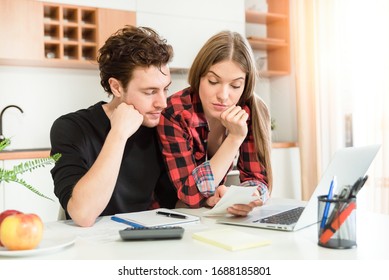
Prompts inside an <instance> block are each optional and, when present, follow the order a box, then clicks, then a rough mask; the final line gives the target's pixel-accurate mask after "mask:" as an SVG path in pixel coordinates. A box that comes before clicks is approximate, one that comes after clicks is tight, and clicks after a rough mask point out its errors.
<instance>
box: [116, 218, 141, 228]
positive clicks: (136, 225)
mask: <svg viewBox="0 0 389 280" xmlns="http://www.w3.org/2000/svg"><path fill="white" fill-rule="evenodd" d="M111 220H112V221H115V222H118V223H122V224H126V225H129V226H132V227H133V228H144V227H145V226H142V225H140V224H137V223H133V222H130V221H128V220H126V219H122V218H119V217H117V216H112V217H111Z"/></svg>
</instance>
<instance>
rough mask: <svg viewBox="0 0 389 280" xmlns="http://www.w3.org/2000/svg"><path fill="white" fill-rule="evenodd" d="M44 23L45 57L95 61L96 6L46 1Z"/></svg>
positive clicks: (49, 58)
mask: <svg viewBox="0 0 389 280" xmlns="http://www.w3.org/2000/svg"><path fill="white" fill-rule="evenodd" d="M43 22H44V38H45V40H44V51H45V59H47V60H56V59H59V60H65V61H67V60H69V61H83V62H85V61H88V60H90V61H94V60H96V54H97V42H98V40H97V9H96V8H85V7H80V6H68V5H59V4H47V3H45V4H44V5H43Z"/></svg>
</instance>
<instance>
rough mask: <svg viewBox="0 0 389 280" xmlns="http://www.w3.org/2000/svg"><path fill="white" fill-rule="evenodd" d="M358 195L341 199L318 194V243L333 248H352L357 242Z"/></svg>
mask: <svg viewBox="0 0 389 280" xmlns="http://www.w3.org/2000/svg"><path fill="white" fill-rule="evenodd" d="M356 206H357V204H356V197H351V198H347V199H340V198H338V197H337V196H334V197H333V198H332V199H328V198H327V196H326V195H322V196H318V220H319V223H318V244H319V246H322V247H326V248H332V249H350V248H354V247H356V246H357V242H356Z"/></svg>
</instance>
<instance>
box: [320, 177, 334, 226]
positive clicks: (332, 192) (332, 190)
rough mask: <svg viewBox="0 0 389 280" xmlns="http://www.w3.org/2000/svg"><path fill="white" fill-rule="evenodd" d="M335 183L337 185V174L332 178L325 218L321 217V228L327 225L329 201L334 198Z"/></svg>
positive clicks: (324, 212) (324, 213)
mask: <svg viewBox="0 0 389 280" xmlns="http://www.w3.org/2000/svg"><path fill="white" fill-rule="evenodd" d="M335 185H336V176H334V178H333V179H332V181H331V184H330V189H329V191H328V195H327V202H326V204H325V206H324V211H323V218H322V219H321V224H320V228H321V229H324V227H325V225H326V221H327V217H328V212H329V210H330V202H329V200H331V199H332V196H333V194H334V186H335Z"/></svg>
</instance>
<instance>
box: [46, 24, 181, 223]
mask: <svg viewBox="0 0 389 280" xmlns="http://www.w3.org/2000/svg"><path fill="white" fill-rule="evenodd" d="M172 57H173V50H172V47H171V46H170V45H168V44H167V43H166V41H165V40H164V39H161V38H160V37H159V36H158V34H157V33H156V32H155V31H153V30H152V29H150V28H147V27H133V26H126V27H124V28H123V29H121V30H119V31H117V32H116V33H115V34H113V35H112V36H111V37H110V38H108V40H107V41H106V42H105V44H104V46H103V47H102V48H101V49H100V50H99V55H98V59H97V61H98V63H99V69H100V77H101V85H102V87H103V88H104V90H105V91H106V92H107V93H108V95H109V96H112V100H111V101H110V102H109V103H106V102H99V103H97V104H95V105H93V106H91V107H89V108H87V109H83V110H79V111H77V112H73V113H70V114H67V115H64V116H61V117H60V118H58V119H57V120H56V121H55V122H54V124H53V126H52V129H51V133H50V139H51V147H52V149H51V153H52V154H55V153H61V154H62V157H61V158H60V160H59V161H58V162H57V163H56V165H55V167H54V168H53V169H52V171H51V173H52V177H53V180H54V186H55V187H54V192H55V194H56V196H57V197H58V199H59V201H60V203H61V205H62V207H63V208H64V209H65V211H66V214H67V217H68V218H71V219H73V221H74V222H75V223H76V224H78V225H80V226H92V225H93V224H94V222H95V220H96V218H97V217H98V216H102V215H113V214H116V213H125V212H134V211H143V210H147V209H150V208H151V207H152V205H155V204H156V203H157V205H160V206H163V207H174V205H175V202H176V194H175V191H174V189H173V187H171V189H170V188H169V185H168V183H167V182H168V180H166V181H165V180H163V179H164V178H165V176H166V178H167V175H166V172H165V170H164V164H163V161H162V158H161V155H160V150H159V148H158V140H157V135H156V130H155V127H156V126H157V124H158V123H159V118H160V115H161V111H162V110H163V109H164V108H165V107H166V98H167V91H168V88H169V86H170V84H171V76H170V70H169V67H168V63H169V62H170V61H171V59H172ZM165 183H166V184H165ZM170 191H171V192H170Z"/></svg>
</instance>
